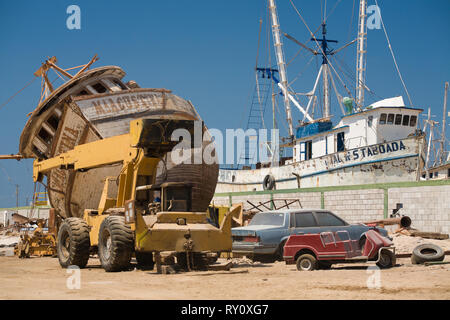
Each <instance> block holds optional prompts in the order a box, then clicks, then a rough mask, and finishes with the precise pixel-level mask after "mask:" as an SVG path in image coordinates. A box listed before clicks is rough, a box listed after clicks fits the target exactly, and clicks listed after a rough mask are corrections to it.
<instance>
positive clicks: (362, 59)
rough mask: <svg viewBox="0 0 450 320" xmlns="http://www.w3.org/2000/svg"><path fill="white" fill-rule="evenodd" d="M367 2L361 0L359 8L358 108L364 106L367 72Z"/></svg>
mask: <svg viewBox="0 0 450 320" xmlns="http://www.w3.org/2000/svg"><path fill="white" fill-rule="evenodd" d="M366 16H367V1H366V0H361V1H360V6H359V25H358V45H357V47H358V48H357V58H356V101H355V102H356V106H357V108H362V107H363V105H364V88H365V85H364V76H365V71H366V48H367V39H366V36H367V24H366Z"/></svg>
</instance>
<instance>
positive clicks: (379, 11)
mask: <svg viewBox="0 0 450 320" xmlns="http://www.w3.org/2000/svg"><path fill="white" fill-rule="evenodd" d="M375 4H376V5H377V7H378V8H380V6H379V5H378V1H377V0H375ZM378 13H379V14H380V21H381V26H382V27H383V31H384V34H385V36H386V40H387V43H388V46H389V50H390V51H391V55H392V59H393V60H394V64H395V68H396V69H397V73H398V76H399V77H400V81H401V82H402V85H403V88H404V89H405V91H406V95H407V96H408V100H409V104H410V105H411V106H412V105H413V103H412V100H411V97H410V96H409V92H408V89H407V88H406V84H405V81H403V77H402V74H401V72H400V69H399V67H398V64H397V59H395V55H394V50H393V49H392V46H391V41H390V40H389V36H388V34H387V31H386V26H385V25H384V21H383V17H382V16H381V9H380V10H378Z"/></svg>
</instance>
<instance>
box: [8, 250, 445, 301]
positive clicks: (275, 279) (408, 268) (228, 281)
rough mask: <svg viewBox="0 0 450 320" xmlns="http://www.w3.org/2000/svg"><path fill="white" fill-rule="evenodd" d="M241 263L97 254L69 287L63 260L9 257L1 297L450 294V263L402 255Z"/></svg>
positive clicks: (378, 296) (233, 297)
mask: <svg viewBox="0 0 450 320" xmlns="http://www.w3.org/2000/svg"><path fill="white" fill-rule="evenodd" d="M221 260H223V259H220V260H219V261H221ZM223 261H225V260H223ZM223 261H222V262H223ZM239 261H241V262H240V263H237V264H236V265H235V266H234V267H233V268H232V269H231V270H230V271H206V272H191V273H179V274H172V275H159V274H156V273H155V272H154V271H138V270H134V271H126V272H120V273H107V272H105V271H104V270H103V269H101V268H100V263H99V261H98V260H97V259H91V260H90V261H89V264H88V267H87V268H86V269H82V270H81V277H80V283H81V288H80V289H68V287H67V282H68V279H69V280H70V277H71V276H72V274H69V273H68V272H67V271H68V270H65V269H62V268H61V267H60V266H59V263H58V259H56V258H30V259H18V258H17V257H4V256H3V257H0V299H225V300H242V299H257V300H261V299H262V300H264V299H450V265H449V264H446V265H435V266H428V267H426V266H423V265H412V264H411V263H410V260H409V259H398V260H397V263H398V265H397V267H395V268H391V269H387V270H381V271H380V274H379V277H377V274H374V273H373V271H369V270H368V269H367V267H368V266H374V264H370V263H368V264H351V265H336V266H333V269H332V270H319V271H312V272H300V271H297V270H296V268H295V266H293V265H285V264H284V263H283V262H276V263H273V264H261V263H255V264H251V263H247V262H246V261H245V260H239ZM445 261H449V262H450V256H447V257H446V260H445ZM377 279H379V280H380V281H379V284H380V288H378V289H377V288H373V289H369V288H368V286H367V283H368V282H369V284H370V283H377ZM69 283H70V281H69Z"/></svg>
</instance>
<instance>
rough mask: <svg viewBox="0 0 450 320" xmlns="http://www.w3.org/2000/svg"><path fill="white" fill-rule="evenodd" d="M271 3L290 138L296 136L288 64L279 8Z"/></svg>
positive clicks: (273, 29)
mask: <svg viewBox="0 0 450 320" xmlns="http://www.w3.org/2000/svg"><path fill="white" fill-rule="evenodd" d="M268 2H269V10H270V15H271V17H272V34H273V41H274V47H275V55H276V57H277V63H278V71H279V74H280V84H281V89H282V91H283V96H284V106H285V108H286V117H287V122H288V127H289V137H291V138H292V137H293V136H294V129H293V127H292V114H291V106H290V103H289V93H288V80H287V75H286V62H285V61H284V54H283V44H282V42H281V36H280V24H279V22H278V15H277V7H276V5H275V0H268Z"/></svg>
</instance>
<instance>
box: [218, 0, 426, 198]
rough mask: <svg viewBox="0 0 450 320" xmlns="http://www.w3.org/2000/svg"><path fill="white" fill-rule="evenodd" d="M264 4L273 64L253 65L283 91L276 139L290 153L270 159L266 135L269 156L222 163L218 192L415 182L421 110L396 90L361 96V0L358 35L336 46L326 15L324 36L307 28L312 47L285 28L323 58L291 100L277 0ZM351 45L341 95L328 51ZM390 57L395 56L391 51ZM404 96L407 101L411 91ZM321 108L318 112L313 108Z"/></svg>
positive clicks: (363, 6) (421, 141)
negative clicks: (351, 69)
mask: <svg viewBox="0 0 450 320" xmlns="http://www.w3.org/2000/svg"><path fill="white" fill-rule="evenodd" d="M268 10H269V13H270V17H271V27H272V28H271V29H272V34H273V45H274V51H275V56H276V60H277V69H275V68H271V67H270V66H269V67H268V68H256V72H257V75H258V74H259V75H260V76H261V75H262V77H263V78H266V79H267V78H269V79H271V81H273V83H274V84H275V85H276V86H274V87H276V88H278V89H279V90H280V93H281V95H282V97H283V104H284V108H285V113H286V120H287V121H286V122H287V127H288V137H287V138H286V139H284V143H282V144H279V145H280V147H281V148H284V149H291V155H290V156H289V157H281V159H280V161H275V159H276V158H277V156H278V154H279V150H277V149H276V147H275V146H276V145H277V144H276V143H274V141H272V143H271V144H269V147H268V149H269V152H270V154H271V157H270V160H269V161H266V162H258V163H256V164H255V165H244V166H238V167H234V168H221V169H220V170H219V180H218V184H217V187H216V193H227V192H244V191H245V192H248V191H261V190H273V189H277V190H282V189H296V188H310V187H327V186H339V185H362V184H376V183H391V182H404V181H418V180H419V179H420V176H421V174H422V170H423V167H424V153H423V151H424V144H425V136H424V134H423V132H422V131H421V130H420V129H419V115H420V113H421V112H422V111H423V109H420V108H416V107H413V106H412V105H411V103H410V105H406V104H405V103H404V100H403V98H402V97H401V96H398V97H393V98H388V99H383V100H381V101H378V102H374V103H371V104H368V105H366V104H365V102H364V93H365V92H366V91H369V89H368V88H367V86H366V84H365V69H366V46H367V2H366V1H365V0H361V1H360V12H359V25H358V37H357V39H355V40H353V41H351V42H350V43H348V44H346V45H344V46H342V47H341V48H339V49H336V50H334V49H331V48H330V46H331V45H332V44H333V43H337V41H335V40H329V39H327V38H326V34H327V30H326V22H325V20H323V23H322V25H321V30H322V38H318V37H316V36H315V35H314V33H312V32H311V31H310V29H309V28H308V30H309V31H310V34H311V40H312V41H313V42H314V43H315V45H316V48H315V49H313V48H309V47H308V46H306V45H305V44H303V43H301V42H299V41H297V40H296V39H295V38H293V37H292V36H290V35H288V34H284V36H285V37H286V38H288V39H290V40H292V41H294V42H296V43H297V44H298V45H300V46H302V47H303V48H304V49H306V50H308V51H309V52H311V53H312V54H313V55H316V56H319V57H321V58H322V64H321V66H320V68H319V72H318V75H317V78H316V81H315V83H314V86H313V89H312V91H310V92H308V93H306V94H303V96H304V97H306V99H307V102H306V104H303V103H301V102H300V100H299V99H298V98H297V97H298V95H299V94H296V91H295V90H293V88H291V86H290V85H289V82H288V76H287V70H286V66H287V64H286V62H285V59H284V52H283V43H282V40H281V39H282V36H281V31H280V23H279V21H278V14H277V8H276V4H275V0H268ZM297 12H298V11H297ZM324 16H325V15H324ZM383 28H384V24H383ZM386 35H387V34H386ZM353 43H356V44H357V59H356V61H357V67H356V71H357V72H356V81H355V94H354V96H353V95H352V93H351V91H350V90H348V89H347V87H346V86H345V85H344V88H345V89H347V90H346V95H347V97H344V96H342V95H340V94H339V92H338V89H337V86H336V82H337V81H338V80H339V81H341V77H340V76H339V74H338V73H337V71H336V68H335V66H334V65H333V64H332V62H331V57H333V56H334V55H335V54H337V53H338V52H339V51H341V50H343V49H345V48H347V47H348V46H350V45H351V44H353ZM392 55H393V57H394V54H393V52H392ZM394 62H395V58H394ZM278 77H279V79H278ZM257 79H258V77H257ZM335 79H336V80H335ZM402 83H403V80H402ZM318 88H320V90H319V89H318ZM332 90H333V91H334V94H335V95H336V99H335V100H336V101H337V102H338V103H336V107H339V108H336V109H338V110H339V109H340V110H339V111H340V113H341V116H340V119H338V121H336V122H337V123H335V124H333V122H332V108H331V107H332V106H331V101H332V100H331V92H332ZM405 90H406V87H405ZM318 91H320V92H318ZM406 92H407V90H406ZM257 96H258V100H259V101H260V100H261V99H260V96H261V92H257ZM273 96H275V95H273ZM318 98H319V99H318ZM318 100H321V101H322V103H321V105H318V103H317V101H318ZM408 100H409V101H411V100H410V99H409V94H408ZM291 105H294V106H295V107H296V109H297V110H298V111H300V115H301V116H302V117H303V120H301V121H299V126H298V127H295V126H294V125H293V117H292V111H291ZM319 108H320V109H321V112H320V113H319V112H317V110H318V109H319ZM273 110H275V108H273ZM251 112H252V111H251ZM273 112H274V113H275V111H273ZM317 115H318V116H317ZM274 123H275V121H274ZM249 138H250V139H252V138H255V139H256V137H249ZM270 145H271V146H272V147H270ZM248 151H249V150H248V147H247V151H245V152H244V153H245V157H244V158H245V159H247V160H248V159H249V158H250V155H249V152H248Z"/></svg>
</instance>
